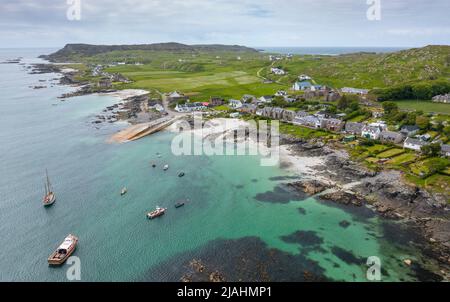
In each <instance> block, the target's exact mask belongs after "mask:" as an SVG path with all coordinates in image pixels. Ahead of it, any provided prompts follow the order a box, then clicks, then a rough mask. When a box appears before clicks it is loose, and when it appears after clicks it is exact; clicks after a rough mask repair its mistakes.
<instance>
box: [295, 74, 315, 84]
mask: <svg viewBox="0 0 450 302" xmlns="http://www.w3.org/2000/svg"><path fill="white" fill-rule="evenodd" d="M298 79H299V80H300V81H301V82H303V81H311V80H312V78H311V77H310V76H308V75H306V74H301V75H299V76H298Z"/></svg>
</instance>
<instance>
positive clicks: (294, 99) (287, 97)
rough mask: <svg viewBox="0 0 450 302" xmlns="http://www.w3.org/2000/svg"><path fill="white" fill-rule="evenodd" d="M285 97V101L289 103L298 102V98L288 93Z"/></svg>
mask: <svg viewBox="0 0 450 302" xmlns="http://www.w3.org/2000/svg"><path fill="white" fill-rule="evenodd" d="M283 99H284V101H285V102H288V103H295V102H297V99H296V98H293V97H291V96H288V95H286V96H284V97H283Z"/></svg>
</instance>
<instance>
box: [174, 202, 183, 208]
mask: <svg viewBox="0 0 450 302" xmlns="http://www.w3.org/2000/svg"><path fill="white" fill-rule="evenodd" d="M184 205H185V203H184V202H183V201H180V202H177V203H176V204H175V208H176V209H178V208H181V207H184Z"/></svg>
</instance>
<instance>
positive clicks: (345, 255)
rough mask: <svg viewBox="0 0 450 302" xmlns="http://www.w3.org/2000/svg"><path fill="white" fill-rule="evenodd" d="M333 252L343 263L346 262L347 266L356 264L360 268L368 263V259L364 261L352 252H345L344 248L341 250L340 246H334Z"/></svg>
mask: <svg viewBox="0 0 450 302" xmlns="http://www.w3.org/2000/svg"><path fill="white" fill-rule="evenodd" d="M331 252H332V253H333V254H334V255H335V256H336V257H338V258H339V259H341V260H342V261H344V262H345V263H347V264H350V265H351V264H355V265H358V266H361V265H364V264H365V263H366V259H363V258H361V257H358V256H356V255H355V254H353V253H352V252H350V251H347V250H344V249H343V248H340V247H338V246H333V247H332V248H331Z"/></svg>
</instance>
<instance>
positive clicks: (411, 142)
mask: <svg viewBox="0 0 450 302" xmlns="http://www.w3.org/2000/svg"><path fill="white" fill-rule="evenodd" d="M425 145H427V143H426V142H423V141H421V140H418V139H414V138H410V137H408V138H407V139H406V140H405V143H404V144H403V148H405V149H410V150H414V151H417V152H420V151H422V147H423V146H425Z"/></svg>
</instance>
